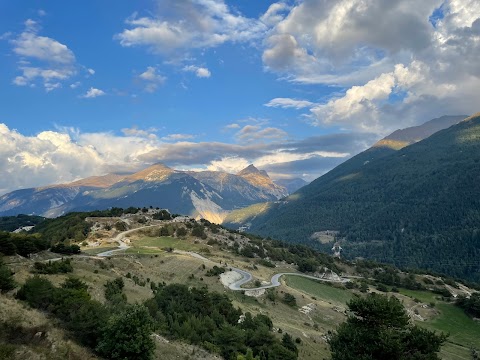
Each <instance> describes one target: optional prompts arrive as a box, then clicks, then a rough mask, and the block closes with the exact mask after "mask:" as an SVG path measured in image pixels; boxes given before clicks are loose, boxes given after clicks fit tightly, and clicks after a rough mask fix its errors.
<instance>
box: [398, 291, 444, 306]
mask: <svg viewBox="0 0 480 360" xmlns="http://www.w3.org/2000/svg"><path fill="white" fill-rule="evenodd" d="M399 293H400V294H402V295H405V296H409V297H411V298H412V299H418V300H420V301H421V302H423V303H425V304H429V303H431V302H437V297H440V296H439V295H437V294H434V293H432V292H430V291H420V290H408V289H400V290H399Z"/></svg>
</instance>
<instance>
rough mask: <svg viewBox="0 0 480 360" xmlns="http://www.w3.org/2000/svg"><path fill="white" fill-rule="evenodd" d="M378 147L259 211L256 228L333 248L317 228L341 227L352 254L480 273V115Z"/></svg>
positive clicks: (344, 243)
mask: <svg viewBox="0 0 480 360" xmlns="http://www.w3.org/2000/svg"><path fill="white" fill-rule="evenodd" d="M375 151H379V148H376V147H373V148H371V149H369V150H368V151H366V152H364V153H362V154H359V155H357V156H356V157H354V158H352V159H351V160H349V161H347V162H346V163H344V164H342V165H340V166H339V167H337V168H336V169H334V170H332V171H331V172H329V173H328V174H326V175H324V176H322V177H320V178H318V179H317V180H315V181H313V182H312V183H311V184H310V185H308V186H305V187H303V188H302V189H300V190H299V191H297V192H296V193H295V194H293V195H291V196H290V197H288V198H287V200H286V201H285V202H281V203H277V204H274V205H273V206H270V207H268V210H267V211H265V212H264V213H263V214H257V215H256V217H255V219H254V220H253V221H252V226H251V231H253V232H256V233H259V234H262V235H269V236H272V237H276V238H279V239H285V240H289V241H293V242H300V243H307V242H308V243H314V244H315V245H316V246H318V247H323V248H324V249H327V248H329V247H331V246H332V245H331V244H327V245H322V244H320V243H316V242H313V240H312V239H311V235H312V234H313V233H315V232H318V231H324V230H337V231H340V237H341V238H343V240H342V241H341V243H342V247H343V248H344V255H345V256H347V257H355V256H363V257H368V258H373V259H377V260H380V261H387V262H392V263H395V264H396V265H399V266H408V267H423V268H430V269H434V270H437V271H442V272H446V273H449V274H451V275H456V276H461V277H465V278H470V279H477V280H478V279H480V263H479V260H478V259H479V256H480V181H479V180H480V115H479V114H477V115H475V116H472V117H470V118H468V119H466V120H464V121H462V122H460V123H459V124H457V125H455V126H452V127H450V128H448V129H445V130H442V131H439V132H437V133H435V134H434V135H432V136H431V137H429V138H427V139H425V140H423V141H420V142H418V143H415V144H413V145H410V146H407V147H404V148H402V149H400V150H398V151H393V150H392V152H391V153H390V154H388V155H383V156H375V153H374V152H375ZM380 151H381V150H380ZM372 154H373V155H372ZM372 158H373V159H372Z"/></svg>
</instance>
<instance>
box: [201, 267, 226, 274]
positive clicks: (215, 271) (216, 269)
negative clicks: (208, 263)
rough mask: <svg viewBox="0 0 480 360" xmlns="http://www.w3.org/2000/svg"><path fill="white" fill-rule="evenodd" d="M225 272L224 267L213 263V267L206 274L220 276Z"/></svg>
mask: <svg viewBox="0 0 480 360" xmlns="http://www.w3.org/2000/svg"><path fill="white" fill-rule="evenodd" d="M224 272H225V269H224V268H221V267H218V266H217V265H213V268H211V269H209V270H208V271H207V272H206V274H205V275H207V276H218V275H220V274H223V273H224Z"/></svg>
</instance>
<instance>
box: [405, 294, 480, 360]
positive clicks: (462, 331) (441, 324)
mask: <svg viewBox="0 0 480 360" xmlns="http://www.w3.org/2000/svg"><path fill="white" fill-rule="evenodd" d="M400 293H401V294H403V295H406V296H409V297H411V298H417V299H419V300H420V301H422V302H424V303H427V304H428V303H430V302H435V303H436V305H435V308H436V309H437V310H438V311H439V312H440V314H439V315H438V316H436V317H435V318H434V319H432V320H428V321H425V322H423V321H419V322H417V324H418V325H419V326H422V327H425V328H427V329H429V330H435V331H440V332H443V333H445V334H450V336H449V337H448V339H447V342H446V344H445V345H444V346H443V348H442V351H441V355H442V358H445V359H469V358H470V348H471V347H474V348H476V349H480V323H479V322H477V321H474V320H472V319H471V318H469V317H468V316H467V315H466V314H465V313H464V312H463V310H462V309H460V308H458V307H456V306H455V305H453V304H449V303H445V302H443V301H438V300H437V298H438V295H436V294H434V293H431V292H428V291H415V290H406V289H401V290H400Z"/></svg>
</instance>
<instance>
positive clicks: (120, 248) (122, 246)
mask: <svg viewBox="0 0 480 360" xmlns="http://www.w3.org/2000/svg"><path fill="white" fill-rule="evenodd" d="M155 226H159V225H147V226H142V227H139V228H136V229H130V230H127V231H123V232H121V233H120V234H118V235H117V236H115V237H114V238H113V239H112V242H118V244H119V246H118V249H115V250H108V251H104V252H101V253H100V254H97V255H96V256H100V257H106V256H112V255H113V254H115V253H116V252H119V251H125V250H127V249H128V248H129V247H130V246H129V245H127V244H126V243H125V242H124V241H123V239H124V238H125V236H126V235H128V234H131V233H133V232H135V231H138V230H142V229H147V228H151V227H155Z"/></svg>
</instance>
